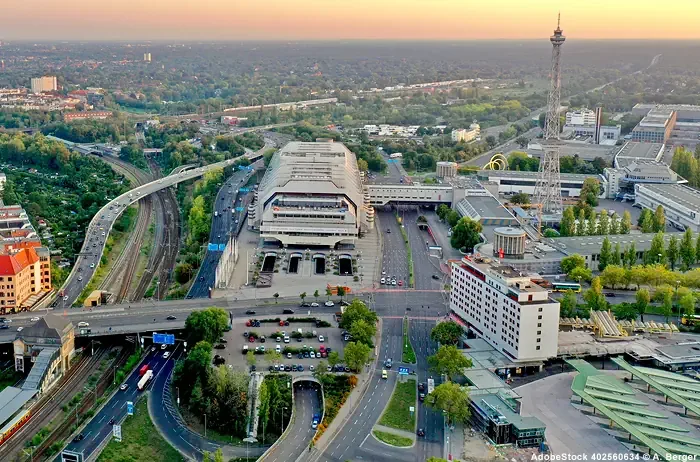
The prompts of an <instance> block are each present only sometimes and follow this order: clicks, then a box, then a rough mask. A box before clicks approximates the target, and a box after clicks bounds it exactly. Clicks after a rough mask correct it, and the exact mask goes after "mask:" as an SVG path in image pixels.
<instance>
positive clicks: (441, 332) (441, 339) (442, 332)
mask: <svg viewBox="0 0 700 462" xmlns="http://www.w3.org/2000/svg"><path fill="white" fill-rule="evenodd" d="M462 334H463V331H462V326H460V325H459V324H457V323H456V322H454V321H447V322H441V323H438V324H437V325H436V326H435V327H433V329H432V330H431V331H430V339H431V340H432V341H433V342H437V343H439V344H440V345H455V344H456V343H457V342H458V341H459V339H460V337H461V336H462Z"/></svg>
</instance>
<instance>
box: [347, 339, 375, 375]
mask: <svg viewBox="0 0 700 462" xmlns="http://www.w3.org/2000/svg"><path fill="white" fill-rule="evenodd" d="M369 353H370V347H369V346H368V345H366V344H364V343H359V342H348V343H347V345H345V349H344V350H343V358H344V359H345V364H347V365H348V367H349V368H350V369H352V370H353V371H355V372H359V371H361V370H362V367H363V366H364V365H365V364H367V361H368V360H369Z"/></svg>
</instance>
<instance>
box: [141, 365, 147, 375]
mask: <svg viewBox="0 0 700 462" xmlns="http://www.w3.org/2000/svg"><path fill="white" fill-rule="evenodd" d="M147 371H148V364H144V365H143V366H141V369H139V376H140V377H143V376H144V374H145V373H146V372H147Z"/></svg>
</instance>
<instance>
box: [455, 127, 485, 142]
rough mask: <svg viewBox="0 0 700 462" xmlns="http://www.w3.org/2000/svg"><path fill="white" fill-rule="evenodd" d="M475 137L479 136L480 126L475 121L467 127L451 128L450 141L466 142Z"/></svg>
mask: <svg viewBox="0 0 700 462" xmlns="http://www.w3.org/2000/svg"><path fill="white" fill-rule="evenodd" d="M477 138H481V126H480V125H479V124H477V123H473V124H471V125H470V126H469V128H461V129H459V130H452V141H454V142H456V143H468V142H470V141H474V140H475V139H477Z"/></svg>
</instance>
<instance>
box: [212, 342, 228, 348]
mask: <svg viewBox="0 0 700 462" xmlns="http://www.w3.org/2000/svg"><path fill="white" fill-rule="evenodd" d="M214 348H216V349H217V350H223V349H224V348H226V345H224V344H223V343H217V344H216V346H214Z"/></svg>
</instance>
